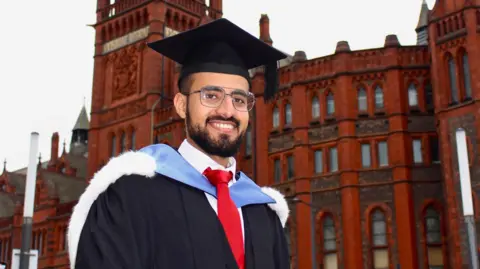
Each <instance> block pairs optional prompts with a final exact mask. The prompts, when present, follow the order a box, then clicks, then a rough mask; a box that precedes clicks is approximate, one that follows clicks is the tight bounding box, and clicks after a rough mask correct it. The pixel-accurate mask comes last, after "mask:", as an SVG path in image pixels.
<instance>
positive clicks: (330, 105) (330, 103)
mask: <svg viewBox="0 0 480 269" xmlns="http://www.w3.org/2000/svg"><path fill="white" fill-rule="evenodd" d="M334 113H335V99H334V98H333V93H332V92H330V93H328V95H327V115H329V116H331V115H333V114H334Z"/></svg>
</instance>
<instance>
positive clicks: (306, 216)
mask: <svg viewBox="0 0 480 269" xmlns="http://www.w3.org/2000/svg"><path fill="white" fill-rule="evenodd" d="M419 8H420V6H419ZM421 9H422V11H421V14H420V18H419V23H418V27H417V29H415V30H416V31H417V33H418V41H417V45H415V46H402V45H401V44H399V42H398V39H397V38H396V36H394V35H389V36H387V37H386V38H385V44H384V47H381V48H374V49H367V50H360V51H351V50H350V48H349V45H348V43H347V42H345V41H341V42H339V43H338V45H337V48H336V50H335V53H334V54H332V55H329V56H325V57H321V58H315V59H307V57H306V55H305V53H304V52H301V51H297V52H295V53H294V54H293V55H292V56H291V57H289V58H288V59H286V60H284V61H282V62H281V70H280V71H279V72H280V82H281V91H280V93H279V94H278V95H277V97H276V99H275V100H273V101H270V102H267V103H265V102H264V101H263V99H262V94H261V90H262V89H263V78H262V77H263V76H262V69H261V68H259V69H257V70H252V71H251V74H252V79H253V91H254V92H255V93H256V95H257V102H256V106H255V109H254V111H252V121H251V125H250V129H249V132H248V135H247V137H246V141H245V143H244V145H243V148H242V151H241V153H240V154H239V155H238V156H237V158H238V162H239V165H240V168H241V169H242V170H244V171H245V172H246V173H247V174H249V175H251V176H252V177H253V178H255V179H256V180H257V182H258V183H259V184H260V185H267V184H268V185H274V186H276V187H278V188H279V189H280V190H282V192H284V193H285V194H286V195H287V197H288V198H289V201H290V202H291V210H292V212H291V218H290V219H289V223H288V227H287V229H286V234H287V235H288V239H289V240H290V246H291V252H292V268H299V269H310V268H313V264H314V263H315V265H316V266H315V267H314V268H325V269H330V268H343V269H356V268H362V269H370V268H375V269H380V268H382V269H383V268H388V269H397V268H402V269H416V268H418V269H420V268H422V269H427V268H452V269H457V268H465V266H466V264H467V263H468V248H467V246H466V238H465V234H466V232H465V228H464V225H463V219H462V204H461V196H460V185H459V177H458V168H457V166H458V164H457V159H456V151H455V150H456V146H455V144H456V143H455V141H454V136H453V135H452V134H453V132H454V130H455V129H456V128H457V127H464V128H465V129H466V130H467V137H468V145H469V154H470V155H469V157H470V166H471V173H472V174H471V175H472V185H473V191H472V195H473V197H474V203H475V207H476V208H478V199H477V192H479V190H478V185H479V184H480V159H479V152H478V151H479V149H480V148H479V145H478V144H477V141H479V138H480V133H479V130H480V129H479V124H480V120H479V116H478V112H477V111H479V108H480V107H479V105H478V102H477V100H478V99H479V98H480V1H479V0H470V1H467V0H438V1H437V3H436V4H435V7H434V8H433V9H432V10H429V9H428V7H427V5H426V4H425V3H423V4H422V5H421ZM206 14H208V15H206ZM221 16H222V1H221V0H210V6H206V5H205V4H204V3H203V2H202V1H190V0H167V1H151V0H131V1H122V0H119V1H116V2H115V3H113V4H111V3H110V1H108V0H98V9H97V24H96V25H95V29H96V40H95V58H94V59H95V60H94V61H95V66H94V83H93V89H92V107H91V111H92V112H91V122H90V123H89V126H88V130H89V131H88V169H87V171H86V172H85V175H83V176H81V175H80V174H82V173H81V172H79V171H81V170H82V169H80V168H76V166H75V165H73V163H74V161H71V160H70V159H72V158H73V157H71V156H77V157H78V156H79V155H78V152H77V155H75V154H76V152H75V150H71V151H70V152H69V153H66V152H64V153H63V154H62V156H61V157H57V155H55V154H53V153H54V152H58V136H55V135H54V136H53V138H52V156H53V157H52V160H51V161H50V162H49V165H48V166H45V169H40V172H39V180H38V183H37V188H38V192H39V196H38V197H40V198H38V204H37V207H36V215H35V219H36V222H35V223H36V224H35V228H34V231H35V234H36V235H37V234H41V235H42V236H43V237H35V238H41V241H38V240H37V241H34V242H35V243H34V245H35V246H42V248H43V249H44V250H45V252H44V254H43V255H42V256H41V258H40V265H41V268H67V265H66V256H65V255H64V253H65V249H64V247H63V246H64V245H63V244H64V239H63V233H64V227H65V225H66V221H67V220H68V214H69V213H70V212H71V207H72V205H73V204H74V200H75V199H74V198H72V197H71V196H69V195H66V194H64V192H67V190H70V191H71V190H73V189H74V190H76V191H72V193H73V194H72V195H73V196H75V195H76V196H77V198H78V195H79V193H78V190H82V188H83V187H84V185H82V184H84V183H85V182H86V181H87V180H88V178H90V177H91V176H92V175H93V173H94V172H95V171H97V170H98V169H99V168H101V167H102V165H104V164H105V163H106V162H107V161H108V159H109V158H111V157H112V156H116V155H118V154H120V153H121V152H123V151H126V150H130V149H138V148H140V147H143V146H146V145H148V144H150V143H156V142H163V143H169V144H171V145H174V146H177V145H179V143H180V142H181V141H182V140H183V139H184V129H183V123H182V121H181V120H180V119H179V117H178V116H177V115H176V114H175V111H174V109H173V108H172V105H171V102H170V99H171V98H172V97H173V96H174V94H175V93H176V92H177V88H176V85H175V84H176V83H175V82H176V78H177V75H178V74H177V65H176V64H175V63H173V62H172V61H170V60H169V59H163V57H162V56H161V55H158V54H156V53H155V52H153V51H152V50H149V49H148V48H146V46H145V42H148V41H153V40H157V39H160V38H162V37H163V36H164V35H172V34H175V33H176V32H178V31H184V30H187V29H190V28H192V27H195V26H196V25H198V24H200V23H203V22H206V21H208V20H211V19H212V18H213V19H215V18H219V17H221ZM413 30H414V29H412V31H413ZM260 38H261V39H262V40H263V41H265V42H267V43H269V44H272V43H273V42H272V39H271V38H270V34H269V19H268V17H267V16H266V15H263V16H262V17H261V19H260ZM87 120H88V119H87ZM74 129H75V128H74ZM76 129H78V128H76ZM82 130H83V129H82ZM74 133H75V134H74V135H73V137H75V139H76V140H75V141H80V142H81V143H77V144H82V145H86V144H87V135H86V134H85V133H84V132H83V131H82V132H80V133H82V135H78V133H79V131H78V130H77V131H74ZM55 147H56V148H55ZM68 156H70V157H68ZM80 156H83V157H82V158H83V159H82V160H84V161H85V162H86V160H87V158H86V157H85V155H80ZM70 163H71V164H70ZM69 164H70V165H69ZM78 167H80V166H78ZM81 167H83V168H87V165H86V163H84V165H83V166H81ZM75 168H76V169H75ZM47 171H48V174H47ZM56 177H62V180H59V181H58V182H61V183H58V184H47V183H46V181H49V182H50V181H52V182H53V180H54V178H56ZM13 178H17V179H13ZM77 178H82V180H83V181H82V184H80V183H78V186H77V185H76V186H74V187H71V186H70V185H68V184H72V183H68V184H67V185H68V186H64V187H61V186H60V185H59V184H66V183H65V182H75V183H76V182H77ZM22 180H23V181H24V176H23V178H22V177H21V172H7V171H5V172H4V173H3V175H2V176H1V177H0V186H3V188H2V189H3V191H0V199H3V200H0V201H1V202H2V203H0V204H3V203H9V209H8V210H6V211H5V210H4V211H5V212H3V211H2V209H0V213H1V214H2V215H0V218H1V219H0V242H1V244H0V246H2V250H4V249H6V250H7V251H4V252H5V253H7V252H8V251H10V249H11V246H12V245H13V246H14V247H15V248H19V247H20V238H19V236H20V224H21V212H22V210H21V209H20V208H21V205H16V206H15V204H16V202H17V201H19V200H18V199H20V200H21V197H22V196H21V195H22V191H21V190H22V184H24V183H22V182H23V181H22ZM13 182H17V183H13ZM55 182H56V181H55ZM15 184H17V185H18V186H17V185H15ZM13 185H15V188H13V187H12V186H13ZM52 186H59V187H52ZM62 186H63V185H62ZM62 195H65V196H68V197H66V198H63V200H62V199H60V198H59V197H62ZM42 197H43V198H42ZM15 199H17V200H15ZM7 200H8V202H4V201H7ZM20 202H21V201H20ZM475 214H476V216H477V217H478V213H477V212H476V213H475ZM478 223H479V222H478V221H477V227H478V228H477V229H480V226H479V225H478ZM0 253H3V252H2V251H0ZM5 255H6V256H7V257H8V254H5ZM4 257H5V256H0V259H2V258H4Z"/></svg>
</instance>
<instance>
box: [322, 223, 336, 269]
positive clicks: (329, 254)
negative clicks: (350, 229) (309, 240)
mask: <svg viewBox="0 0 480 269" xmlns="http://www.w3.org/2000/svg"><path fill="white" fill-rule="evenodd" d="M322 241H323V242H322V243H321V244H322V245H321V246H322V256H323V268H325V269H337V268H338V264H337V235H336V232H335V222H334V221H333V218H332V217H331V216H330V215H328V216H325V217H323V220H322Z"/></svg>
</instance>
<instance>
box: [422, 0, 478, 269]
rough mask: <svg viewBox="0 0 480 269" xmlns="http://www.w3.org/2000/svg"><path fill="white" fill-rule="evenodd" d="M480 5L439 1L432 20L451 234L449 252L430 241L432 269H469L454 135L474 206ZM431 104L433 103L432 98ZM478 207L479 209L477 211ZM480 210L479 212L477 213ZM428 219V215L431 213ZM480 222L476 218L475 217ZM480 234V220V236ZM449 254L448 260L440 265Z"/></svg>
mask: <svg viewBox="0 0 480 269" xmlns="http://www.w3.org/2000/svg"><path fill="white" fill-rule="evenodd" d="M479 7H480V0H441V1H440V0H437V1H436V3H435V6H434V7H433V9H432V10H431V11H430V12H429V14H428V46H429V49H430V51H431V55H432V59H431V66H430V72H431V86H432V87H433V100H434V103H435V115H436V121H437V132H438V134H439V142H440V147H439V148H440V153H441V154H440V156H441V159H440V161H441V163H442V166H441V167H442V170H443V171H442V174H443V188H444V195H445V197H444V198H445V203H446V205H445V217H444V219H445V226H446V227H445V229H447V230H448V231H450V236H449V237H448V240H446V241H445V245H446V246H445V245H442V246H445V247H441V248H439V247H436V246H435V243H436V242H430V241H431V240H432V239H430V238H427V239H426V248H425V252H426V253H427V254H426V257H428V261H426V263H428V265H429V266H441V267H444V268H465V266H467V264H469V259H468V251H469V249H468V244H467V242H468V241H467V237H466V235H467V231H466V228H465V225H464V220H463V208H462V195H461V189H460V178H459V173H458V170H459V168H458V159H457V151H456V150H457V149H456V140H455V131H456V130H457V129H458V128H463V129H464V130H465V132H466V136H467V145H468V153H469V159H470V171H471V181H472V186H473V189H472V195H473V198H474V199H473V201H474V204H476V203H478V200H477V197H478V194H480V190H479V189H478V188H477V187H475V186H478V184H479V183H480V177H478V172H479V171H480V162H479V158H478V157H479V144H478V141H480V133H479V131H480V128H479V127H480V114H479V111H480V105H479V103H478V100H480V62H479V61H478V59H480V8H479ZM428 98H431V97H428ZM474 207H475V206H474ZM477 210H478V207H477ZM427 213H428V212H427ZM476 216H478V212H476ZM479 228H480V226H479V222H478V218H477V231H478V229H479ZM443 253H451V254H452V255H451V257H449V260H445V259H438V257H442V256H445V255H442V254H443Z"/></svg>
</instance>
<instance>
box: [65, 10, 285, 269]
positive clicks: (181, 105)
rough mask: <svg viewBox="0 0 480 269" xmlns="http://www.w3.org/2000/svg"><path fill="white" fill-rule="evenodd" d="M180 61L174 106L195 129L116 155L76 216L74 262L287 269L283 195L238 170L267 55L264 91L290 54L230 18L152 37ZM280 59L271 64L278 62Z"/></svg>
mask: <svg viewBox="0 0 480 269" xmlns="http://www.w3.org/2000/svg"><path fill="white" fill-rule="evenodd" d="M149 47H150V48H152V49H153V50H155V51H157V52H159V53H161V54H163V55H164V56H166V57H169V58H171V59H172V60H174V61H176V62H178V63H180V64H182V71H181V74H180V78H179V81H178V85H179V89H180V92H179V93H178V94H176V96H175V98H174V105H175V109H176V111H177V113H178V115H179V116H180V117H182V118H183V119H185V125H186V129H187V139H186V140H185V141H184V142H183V143H182V145H181V146H180V148H178V150H175V149H173V148H171V147H169V146H167V145H163V144H157V145H151V146H148V147H146V148H144V149H141V150H140V151H137V152H128V153H125V154H123V155H121V156H118V157H116V158H113V159H111V160H110V161H109V163H108V164H107V165H106V166H104V167H103V168H102V169H101V170H100V171H99V172H98V173H97V174H96V175H95V176H94V178H93V179H92V180H91V183H90V185H89V186H88V188H87V189H86V191H85V193H84V194H83V195H82V196H81V197H80V199H79V201H78V204H77V205H76V207H75V208H74V211H73V213H72V216H71V220H70V225H69V231H68V243H69V251H70V255H69V257H70V263H71V268H72V269H94V268H95V269H97V268H102V269H103V268H105V269H107V268H108V269H117V268H118V269H120V268H125V269H127V268H128V269H133V268H139V269H141V268H142V269H154V268H155V269H221V268H222V269H224V268H231V269H234V268H235V269H237V268H239V269H253V268H256V269H287V268H289V267H290V266H289V254H288V247H287V244H286V239H285V236H284V233H283V227H284V225H285V222H286V220H287V217H288V213H289V212H288V206H287V204H286V202H285V200H284V198H283V196H282V195H281V194H280V193H279V192H278V191H275V190H273V189H271V188H268V187H263V188H260V187H258V186H257V185H256V184H255V183H254V182H253V181H252V180H251V179H249V178H248V177H247V176H246V175H245V174H243V173H241V172H237V171H236V164H235V159H234V158H233V157H232V156H234V154H235V153H236V152H237V150H238V148H239V146H240V144H241V141H242V139H243V137H244V134H245V131H246V129H247V125H248V120H249V111H250V110H251V109H252V107H253V105H254V101H255V97H254V95H253V94H252V93H251V92H250V90H251V85H250V84H251V83H250V76H249V73H248V70H249V69H251V68H254V67H256V66H261V65H266V66H267V69H269V70H267V71H266V72H265V73H266V77H267V80H266V83H267V85H266V90H265V91H266V96H265V97H266V98H269V97H271V96H272V95H273V94H274V92H275V80H276V78H275V74H276V62H277V61H278V60H280V59H283V58H285V57H286V55H285V54H283V53H281V52H279V51H277V50H275V49H274V48H272V47H270V46H268V45H267V44H265V43H263V42H262V41H260V40H258V39H257V38H255V37H253V36H251V35H250V34H248V33H247V32H245V31H243V30H242V29H240V28H239V27H237V26H236V25H234V24H233V23H231V22H229V21H228V20H226V19H219V20H216V21H213V22H211V23H209V24H206V25H203V26H200V27H198V28H196V29H193V30H190V31H188V32H185V33H180V34H177V35H175V36H173V37H170V38H166V39H163V40H160V41H157V42H153V43H151V44H149ZM272 63H273V64H272Z"/></svg>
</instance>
